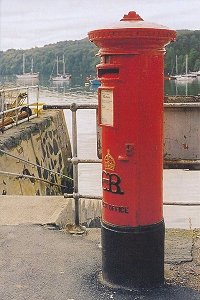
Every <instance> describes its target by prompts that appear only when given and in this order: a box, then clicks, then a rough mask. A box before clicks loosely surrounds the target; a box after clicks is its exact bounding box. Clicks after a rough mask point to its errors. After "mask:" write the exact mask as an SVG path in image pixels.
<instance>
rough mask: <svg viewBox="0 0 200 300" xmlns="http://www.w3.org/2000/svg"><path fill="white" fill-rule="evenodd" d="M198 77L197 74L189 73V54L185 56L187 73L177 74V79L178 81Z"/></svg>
mask: <svg viewBox="0 0 200 300" xmlns="http://www.w3.org/2000/svg"><path fill="white" fill-rule="evenodd" d="M196 77H197V75H196V74H193V73H188V55H186V57H185V74H182V75H177V76H176V80H178V81H186V80H193V79H195V78H196Z"/></svg>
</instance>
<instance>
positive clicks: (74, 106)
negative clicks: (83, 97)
mask: <svg viewBox="0 0 200 300" xmlns="http://www.w3.org/2000/svg"><path fill="white" fill-rule="evenodd" d="M97 107H98V105H97V104H75V103H73V104H71V105H70V104H63V105H49V104H48V105H43V109H44V110H47V109H71V110H74V109H75V110H76V109H97Z"/></svg>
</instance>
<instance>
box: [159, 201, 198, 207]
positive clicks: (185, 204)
mask: <svg viewBox="0 0 200 300" xmlns="http://www.w3.org/2000/svg"><path fill="white" fill-rule="evenodd" d="M163 205H177V206H200V201H197V202H167V201H164V202H163Z"/></svg>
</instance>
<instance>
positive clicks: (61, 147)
mask: <svg viewBox="0 0 200 300" xmlns="http://www.w3.org/2000/svg"><path fill="white" fill-rule="evenodd" d="M0 149H1V150H3V151H5V152H7V153H8V154H11V155H14V156H16V157H18V158H19V159H16V158H13V157H10V156H9V155H7V154H5V153H2V152H1V151H0V194H3V195H6V194H7V195H60V194H62V193H63V192H71V191H72V180H69V179H67V178H65V177H62V176H59V175H56V174H54V173H51V172H49V171H48V170H46V169H43V168H47V169H49V170H52V171H55V172H57V173H62V174H64V175H67V176H69V177H72V166H71V164H69V163H68V162H67V158H69V157H71V145H70V140H69V135H68V130H67V127H66V123H65V118H64V114H63V112H62V111H60V110H59V111H58V110H57V111H48V112H42V113H41V114H40V115H39V118H35V119H32V120H30V121H29V122H26V123H23V124H20V125H18V126H17V127H13V128H11V129H9V130H7V131H5V132H4V133H0ZM20 159H23V160H25V161H28V162H31V163H33V164H36V165H38V166H34V165H31V164H29V163H28V162H24V161H20ZM39 166H41V167H43V168H40V167H39ZM1 172H8V173H16V174H25V175H31V176H34V177H36V178H41V179H42V180H43V181H39V180H36V179H33V178H21V177H19V176H14V174H13V175H12V174H1ZM60 185H62V186H63V187H60Z"/></svg>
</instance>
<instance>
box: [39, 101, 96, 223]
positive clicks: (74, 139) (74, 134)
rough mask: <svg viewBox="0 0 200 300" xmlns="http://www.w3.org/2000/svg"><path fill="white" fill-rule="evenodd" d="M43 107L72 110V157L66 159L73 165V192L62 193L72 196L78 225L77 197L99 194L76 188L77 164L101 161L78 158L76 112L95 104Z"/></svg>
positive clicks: (45, 107)
mask: <svg viewBox="0 0 200 300" xmlns="http://www.w3.org/2000/svg"><path fill="white" fill-rule="evenodd" d="M43 109H45V110H46V109H70V110H71V112H72V158H69V159H68V161H69V162H71V163H72V166H73V194H66V193H65V194H64V197H65V198H74V203H75V225H77V226H79V225H80V218H79V199H80V198H85V199H98V200H101V199H102V197H100V196H91V195H81V194H79V189H78V164H80V163H101V160H100V159H79V158H78V147H77V146H78V137H77V115H76V112H77V110H79V109H95V110H97V105H96V104H76V103H72V104H70V105H44V106H43Z"/></svg>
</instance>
